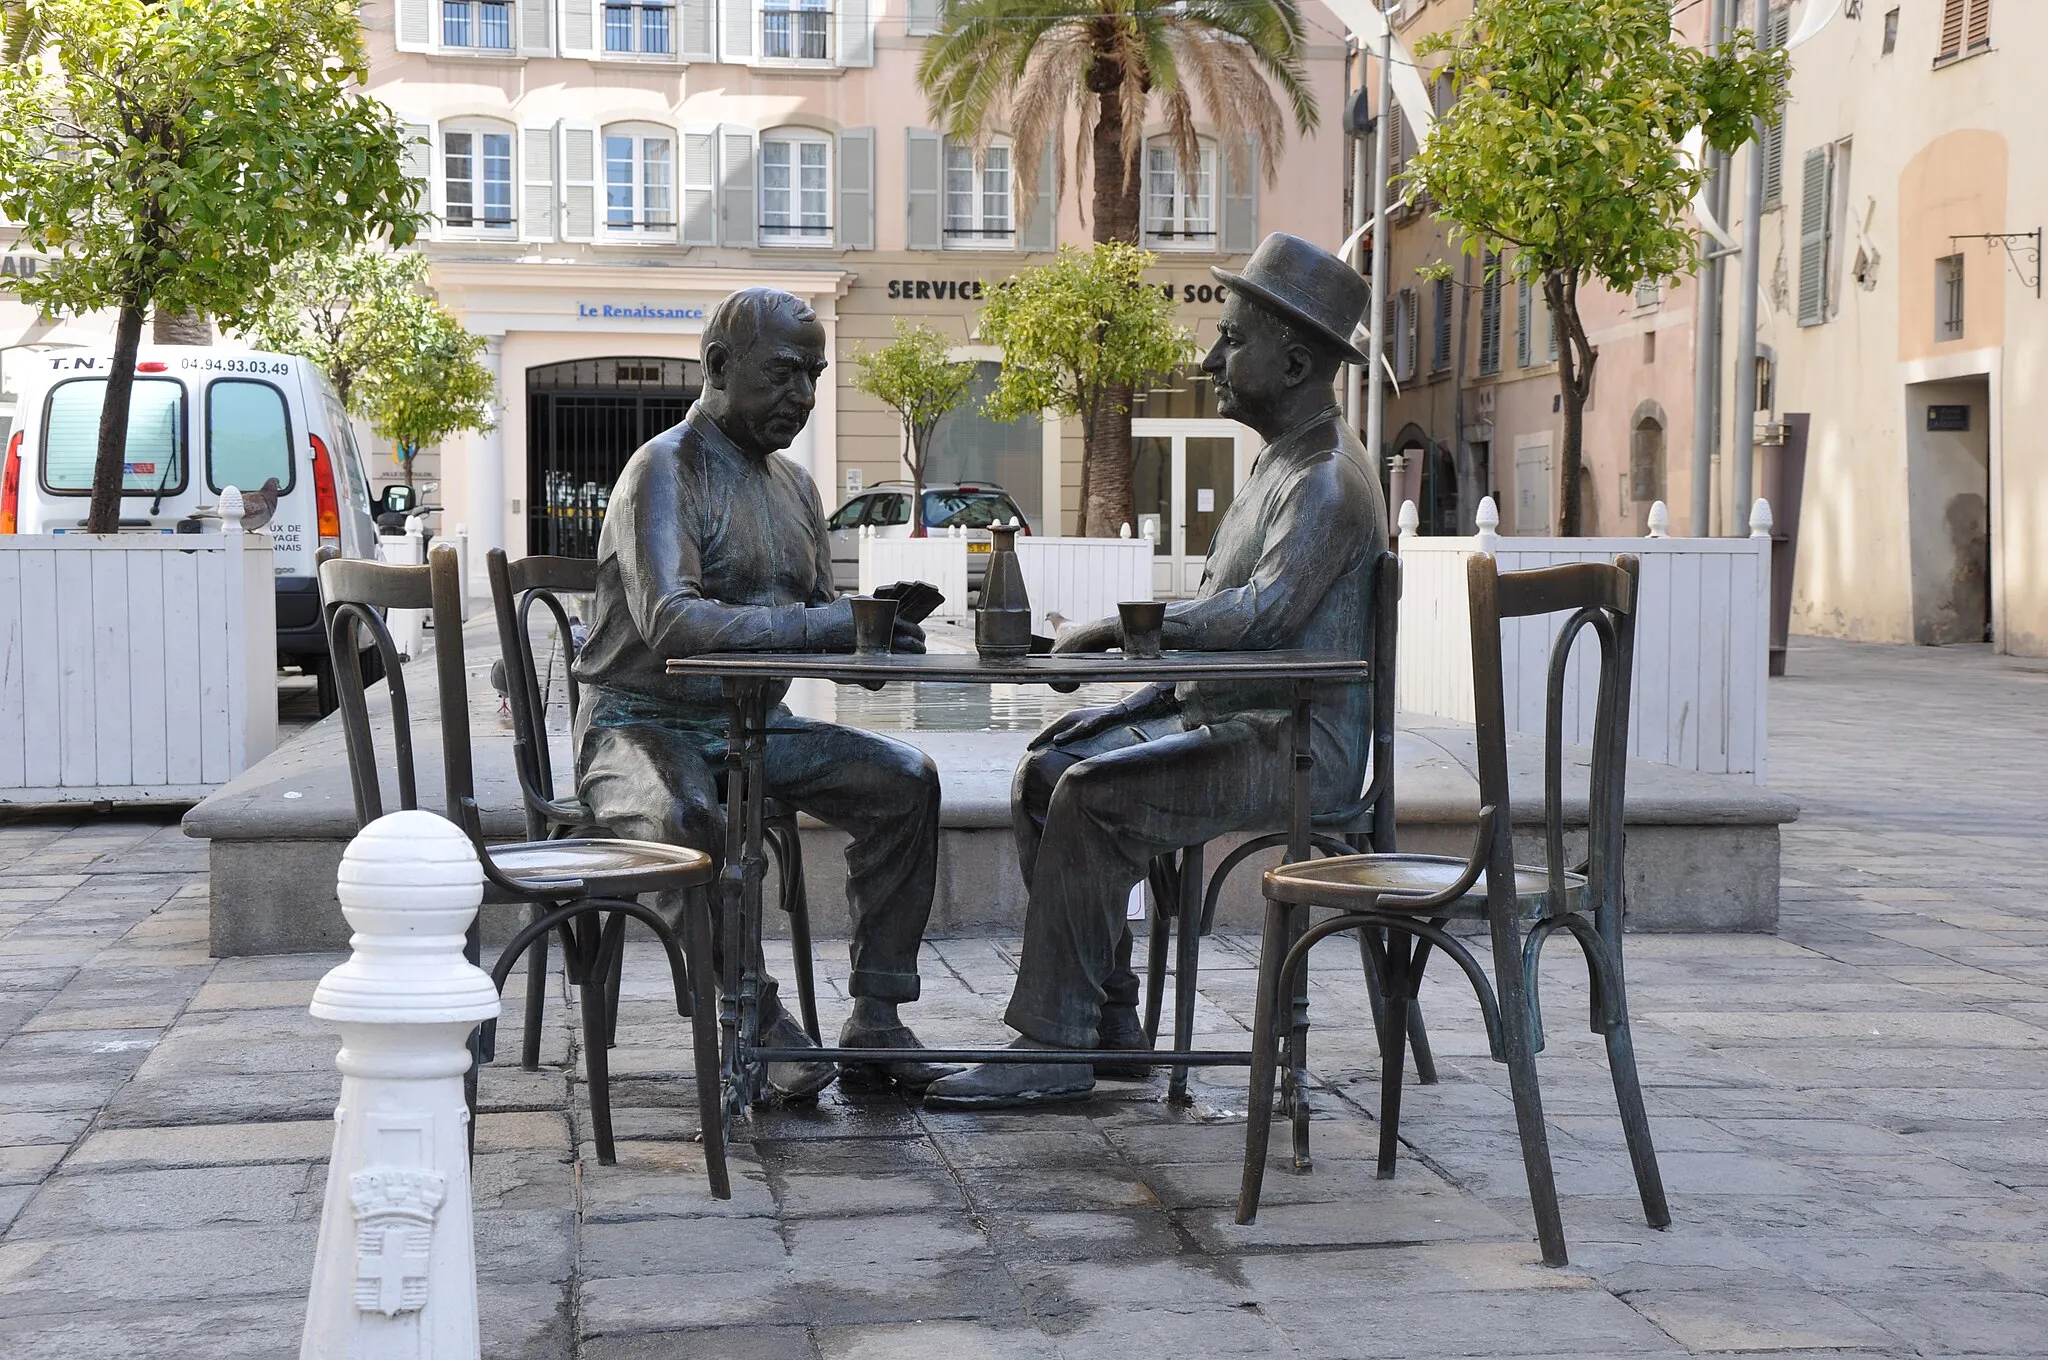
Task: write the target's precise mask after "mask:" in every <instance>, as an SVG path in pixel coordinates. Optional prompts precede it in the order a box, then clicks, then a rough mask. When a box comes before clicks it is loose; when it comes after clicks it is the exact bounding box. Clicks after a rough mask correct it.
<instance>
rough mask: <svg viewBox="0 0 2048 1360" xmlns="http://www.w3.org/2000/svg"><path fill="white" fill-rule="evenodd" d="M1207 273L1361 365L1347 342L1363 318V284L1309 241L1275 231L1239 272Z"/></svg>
mask: <svg viewBox="0 0 2048 1360" xmlns="http://www.w3.org/2000/svg"><path fill="white" fill-rule="evenodd" d="M1209 272H1210V273H1211V274H1214V275H1215V276H1216V277H1217V278H1219V279H1221V280H1222V281H1223V282H1225V283H1227V284H1229V285H1230V286H1231V287H1232V288H1234V289H1236V290H1237V291H1238V292H1240V293H1243V294H1244V295H1245V296H1246V297H1249V298H1251V299H1252V300H1253V301H1254V302H1256V303H1258V304H1259V305H1260V306H1261V307H1264V308H1266V309H1267V310H1268V311H1272V312H1276V313H1278V314H1279V315H1280V316H1281V317H1282V318H1284V319H1285V320H1286V321H1287V322H1289V323H1290V324H1292V325H1297V326H1302V327H1305V328H1307V329H1308V330H1310V331H1313V332H1314V333H1315V334H1316V336H1317V338H1319V339H1322V340H1326V341H1328V342H1329V343H1330V344H1332V345H1334V346H1336V348H1337V352H1338V353H1339V354H1342V355H1343V356H1344V357H1345V359H1347V360H1349V361H1350V362H1351V363H1354V364H1362V363H1364V362H1365V356H1364V355H1363V354H1361V353H1359V352H1358V346H1356V345H1354V344H1352V343H1351V336H1352V334H1353V332H1355V331H1356V330H1357V329H1358V323H1359V322H1360V321H1361V320H1363V319H1364V317H1365V308H1366V284H1365V280H1364V279H1363V278H1362V277H1360V275H1359V273H1358V271H1357V270H1355V269H1353V268H1352V267H1351V266H1350V265H1348V264H1346V263H1344V261H1342V260H1340V259H1338V258H1337V257H1336V256H1335V255H1332V254H1331V253H1330V252H1329V251H1327V250H1324V249H1323V248H1322V247H1321V246H1319V245H1317V244H1315V243H1314V242H1313V241H1304V240H1302V239H1301V238H1300V237H1299V236H1289V235H1288V234H1287V233H1286V232H1284V231H1276V232H1274V233H1273V234H1272V235H1270V236H1268V237H1267V238H1266V239H1265V240H1263V241H1261V242H1259V248H1258V249H1257V250H1256V251H1254V252H1253V253H1252V258H1251V262H1250V263H1249V264H1247V265H1245V267H1244V273H1242V274H1233V273H1231V272H1230V271H1229V270H1227V269H1220V268H1218V267H1216V266H1214V265H1211V266H1210V267H1209Z"/></svg>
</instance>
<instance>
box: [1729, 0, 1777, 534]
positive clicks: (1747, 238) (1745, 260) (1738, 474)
mask: <svg viewBox="0 0 2048 1360" xmlns="http://www.w3.org/2000/svg"><path fill="white" fill-rule="evenodd" d="M1770 35H1771V0H1756V45H1757V50H1758V51H1762V50H1763V48H1764V46H1765V44H1767V43H1769V42H1770V40H1771V38H1770ZM1745 187H1746V189H1747V191H1748V192H1747V193H1746V194H1745V196H1744V202H1743V209H1742V297H1741V299H1740V302H1739V306H1738V312H1737V315H1738V316H1739V317H1740V318H1741V319H1740V320H1739V321H1738V322H1737V323H1736V332H1735V422H1734V428H1733V430H1732V431H1731V434H1732V435H1733V438H1732V439H1731V440H1730V441H1729V454H1730V456H1731V457H1732V458H1734V460H1735V466H1734V469H1733V473H1732V478H1731V480H1732V481H1733V483H1734V495H1733V496H1732V497H1731V499H1730V501H1729V504H1730V505H1731V506H1732V507H1733V508H1734V513H1732V514H1730V515H1729V516H1728V523H1729V525H1730V526H1731V531H1732V532H1735V533H1741V532H1742V530H1741V529H1740V528H1739V527H1735V526H1738V525H1739V524H1740V522H1741V515H1742V507H1744V506H1746V505H1748V504H1749V492H1750V469H1751V465H1752V464H1753V463H1754V462H1755V461H1756V294H1757V288H1758V287H1759V285H1760V284H1761V282H1762V266H1763V244H1764V242H1763V233H1764V221H1763V219H1764V122H1763V120H1762V119H1761V118H1759V119H1757V120H1756V136H1755V137H1753V138H1752V139H1751V140H1750V143H1749V178H1748V184H1747V185H1746V186H1745Z"/></svg>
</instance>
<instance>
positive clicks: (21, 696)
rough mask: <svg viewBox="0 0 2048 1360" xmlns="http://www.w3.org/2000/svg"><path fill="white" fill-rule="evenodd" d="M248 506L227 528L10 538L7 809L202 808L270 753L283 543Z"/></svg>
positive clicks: (0, 767)
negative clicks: (64, 805)
mask: <svg viewBox="0 0 2048 1360" xmlns="http://www.w3.org/2000/svg"><path fill="white" fill-rule="evenodd" d="M240 504H241V498H240V497H239V496H236V495H233V492H232V488H230V490H229V492H225V493H223V494H222V496H221V506H220V508H221V511H222V514H223V524H224V528H223V531H222V532H221V533H218V534H211V533H209V534H132V533H131V534H19V535H8V536H0V802H11V803H57V802H166V803H189V802H195V801H197V800H199V799H201V798H204V797H206V796H207V795H208V794H209V793H212V792H213V791H214V790H215V789H217V788H219V787H220V786H221V785H222V784H225V783H226V782H227V781H228V780H230V779H233V778H234V777H235V776H236V775H238V774H240V773H241V772H242V771H243V770H245V769H247V768H248V767H249V766H250V765H252V764H254V763H255V762H256V761H258V760H260V759H262V758H263V757H264V756H266V755H268V754H270V752H271V750H272V749H273V748H274V747H275V746H276V745H277V595H276V587H275V586H274V585H273V583H272V578H271V539H270V535H269V534H267V533H262V532H258V533H253V534H245V533H243V532H242V530H241V527H240V520H241V515H240ZM231 513H232V515H233V518H232V519H229V518H226V517H227V516H228V515H229V514H231Z"/></svg>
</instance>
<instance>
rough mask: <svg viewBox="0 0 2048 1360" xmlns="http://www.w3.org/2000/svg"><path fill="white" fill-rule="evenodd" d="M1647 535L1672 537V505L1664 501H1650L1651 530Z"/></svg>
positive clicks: (1651, 536)
mask: <svg viewBox="0 0 2048 1360" xmlns="http://www.w3.org/2000/svg"><path fill="white" fill-rule="evenodd" d="M1647 537H1650V538H1669V537H1671V507H1670V506H1668V505H1666V504H1664V502H1662V501H1651V502H1650V532H1649V534H1648V535H1647Z"/></svg>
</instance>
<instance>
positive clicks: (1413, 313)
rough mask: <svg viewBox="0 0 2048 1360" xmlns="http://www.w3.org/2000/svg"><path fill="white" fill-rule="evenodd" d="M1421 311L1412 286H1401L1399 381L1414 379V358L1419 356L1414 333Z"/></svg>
mask: <svg viewBox="0 0 2048 1360" xmlns="http://www.w3.org/2000/svg"><path fill="white" fill-rule="evenodd" d="M1421 311H1422V299H1421V297H1420V296H1418V295H1417V294H1416V291H1415V290H1414V289H1413V288H1403V289H1402V290H1401V362H1400V364H1399V365H1398V366H1397V370H1398V371H1399V373H1400V374H1401V381H1403V382H1414V381H1415V369H1416V360H1417V358H1418V357H1419V356H1418V354H1417V353H1416V351H1417V348H1418V346H1417V345H1416V339H1417V334H1416V333H1417V331H1418V329H1419V326H1418V323H1419V322H1420V320H1421V316H1420V313H1421Z"/></svg>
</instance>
